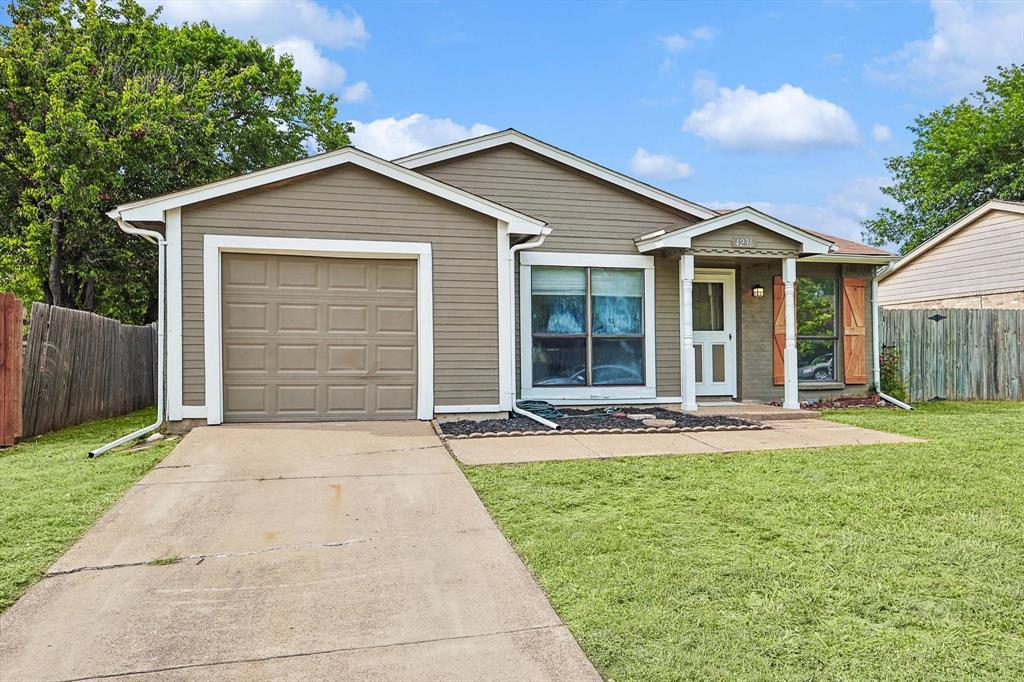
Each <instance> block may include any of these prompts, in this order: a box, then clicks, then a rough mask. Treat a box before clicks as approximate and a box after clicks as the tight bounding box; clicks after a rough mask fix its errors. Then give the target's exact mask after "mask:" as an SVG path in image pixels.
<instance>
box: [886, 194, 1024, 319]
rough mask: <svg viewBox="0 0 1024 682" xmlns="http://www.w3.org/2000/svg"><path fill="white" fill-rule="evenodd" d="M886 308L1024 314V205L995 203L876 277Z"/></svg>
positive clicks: (959, 222) (973, 212)
mask: <svg viewBox="0 0 1024 682" xmlns="http://www.w3.org/2000/svg"><path fill="white" fill-rule="evenodd" d="M878 290H879V302H880V303H881V305H883V306H885V307H887V308H1016V309H1024V202H1020V201H998V200H993V201H989V202H988V203H986V204H984V205H982V206H980V207H978V208H977V209H975V210H974V211H971V212H970V213H968V214H967V215H966V216H964V217H963V218H961V219H960V220H958V221H957V222H955V223H953V224H952V225H950V226H949V227H947V228H946V229H944V230H943V231H942V232H939V233H938V234H937V235H935V236H934V237H932V238H931V239H929V240H928V241H926V242H924V243H922V244H921V245H920V246H918V247H917V248H916V249H914V250H913V251H911V252H910V253H908V254H907V255H906V256H904V257H903V258H901V259H900V260H899V261H897V262H896V263H893V264H892V265H891V266H890V267H888V268H886V269H885V270H884V271H883V272H881V273H880V274H879V277H878Z"/></svg>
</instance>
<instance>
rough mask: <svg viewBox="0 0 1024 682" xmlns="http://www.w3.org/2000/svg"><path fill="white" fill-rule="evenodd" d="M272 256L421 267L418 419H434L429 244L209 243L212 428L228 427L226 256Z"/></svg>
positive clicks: (206, 281) (227, 239)
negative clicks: (400, 261) (407, 262)
mask: <svg viewBox="0 0 1024 682" xmlns="http://www.w3.org/2000/svg"><path fill="white" fill-rule="evenodd" d="M224 252H231V253H268V254H284V255H293V256H331V257H336V258H410V259H415V260H416V261H417V263H416V348H417V359H416V360H417V386H416V418H417V419H432V418H433V416H434V285H433V264H432V259H431V248H430V244H429V243H427V242H384V241H381V242H375V241H357V240H352V239H307V238H292V237H249V236H238V237H236V236H229V235H213V234H208V235H206V236H204V237H203V337H204V349H203V350H204V353H203V355H204V359H205V367H204V372H205V374H206V422H207V423H208V424H220V423H221V422H223V421H224V373H223V371H222V369H221V362H222V360H221V352H222V351H221V334H222V325H221V274H220V273H221V254H222V253H224Z"/></svg>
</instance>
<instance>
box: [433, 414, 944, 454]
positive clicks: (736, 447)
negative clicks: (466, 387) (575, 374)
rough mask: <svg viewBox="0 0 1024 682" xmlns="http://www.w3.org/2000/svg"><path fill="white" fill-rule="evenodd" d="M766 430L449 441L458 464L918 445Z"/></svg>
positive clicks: (863, 435) (782, 423) (905, 439)
mask: <svg viewBox="0 0 1024 682" xmlns="http://www.w3.org/2000/svg"><path fill="white" fill-rule="evenodd" d="M764 423H765V424H768V425H770V426H771V427H772V428H771V429H770V430H766V431H702V432H694V433H628V434H592V435H591V434H584V435H555V436H551V435H548V436H503V437H498V438H471V439H466V440H450V441H448V444H449V446H450V447H451V449H452V452H454V453H455V456H456V457H458V458H459V461H461V462H462V463H463V464H513V463H516V462H542V461H547V460H563V459H601V458H607V457H624V456H633V455H637V456H643V455H671V454H681V455H685V454H699V453H714V452H743V451H749V450H783V449H791V448H824V447H833V446H836V445H876V444H882V443H923V442H924V441H922V440H920V439H918V438H911V437H909V436H901V435H898V434H894V433H885V432H883V431H873V430H871V429H862V428H859V427H856V426H847V425H845V424H837V423H835V422H830V421H824V420H820V419H787V420H779V421H765V422H764Z"/></svg>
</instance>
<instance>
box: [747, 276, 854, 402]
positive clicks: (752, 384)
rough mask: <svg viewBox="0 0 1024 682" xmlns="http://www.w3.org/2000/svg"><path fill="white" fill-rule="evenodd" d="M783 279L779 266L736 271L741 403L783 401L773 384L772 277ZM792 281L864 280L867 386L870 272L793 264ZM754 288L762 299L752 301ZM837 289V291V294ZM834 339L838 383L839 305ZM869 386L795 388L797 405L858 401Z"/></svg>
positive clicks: (840, 365)
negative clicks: (758, 288) (853, 398)
mask: <svg viewBox="0 0 1024 682" xmlns="http://www.w3.org/2000/svg"><path fill="white" fill-rule="evenodd" d="M781 274H782V261H774V262H765V263H755V264H749V265H744V264H741V265H740V269H739V275H738V277H737V292H736V303H737V311H736V312H737V316H736V319H737V321H738V324H739V326H740V333H739V339H738V341H739V346H738V349H737V354H736V356H737V363H738V365H739V366H738V370H739V376H740V377H741V381H742V385H741V388H740V398H741V399H742V400H782V394H783V388H784V387H783V386H775V385H773V381H772V334H773V331H772V277H774V276H775V275H781ZM796 274H797V277H805V276H808V277H835V278H836V280H837V285H838V280H839V278H840V277H843V276H846V277H860V278H863V279H865V280H867V283H868V286H866V287H865V291H864V298H865V302H864V311H865V312H864V325H865V328H866V336H865V347H866V349H867V350H866V352H865V359H866V370H867V375H868V385H870V382H871V381H872V377H873V371H874V352H873V350H872V349H873V348H874V346H873V344H874V340H873V339H872V336H871V324H872V323H871V318H872V312H873V311H872V309H871V286H870V281H871V278H872V277H873V275H874V273H873V268H871V267H870V266H867V265H835V264H830V263H801V262H800V261H797V264H796ZM755 284H760V285H762V286H763V287H764V288H765V295H764V298H754V297H753V296H752V295H751V294H750V291H751V289H752V288H753V286H754V285H755ZM839 291H841V289H839V288H837V292H839ZM837 314H838V315H839V316H840V319H839V320H838V325H839V330H840V331H839V333H838V338H837V339H836V350H835V359H836V368H835V370H836V376H837V377H839V378H840V382H841V381H842V377H843V375H844V372H843V335H842V320H841V316H842V302H841V300H840V301H839V303H838V306H837ZM868 385H863V384H859V385H850V386H841V385H839V384H837V385H836V386H835V387H834V388H814V387H811V386H808V385H806V384H801V386H800V399H801V400H815V399H822V398H828V397H833V396H837V395H859V394H863V393H865V392H866V391H867V388H868Z"/></svg>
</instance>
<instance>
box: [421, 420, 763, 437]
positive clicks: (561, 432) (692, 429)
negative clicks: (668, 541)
mask: <svg viewBox="0 0 1024 682" xmlns="http://www.w3.org/2000/svg"><path fill="white" fill-rule="evenodd" d="M771 428H772V427H770V426H768V425H767V424H758V423H751V424H736V425H724V424H723V425H718V426H657V427H650V426H648V427H642V428H635V429H621V428H609V429H558V430H555V429H551V430H548V431H473V432H472V433H459V434H448V433H444V432H442V431H441V429H440V427H439V426H435V428H434V431H435V433H437V434H438V435H439V436H440V437H441V438H442V439H444V440H465V439H467V438H504V437H507V436H581V435H585V434H587V435H589V434H595V433H612V434H615V433H702V432H705V431H767V430H770V429H771Z"/></svg>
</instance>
